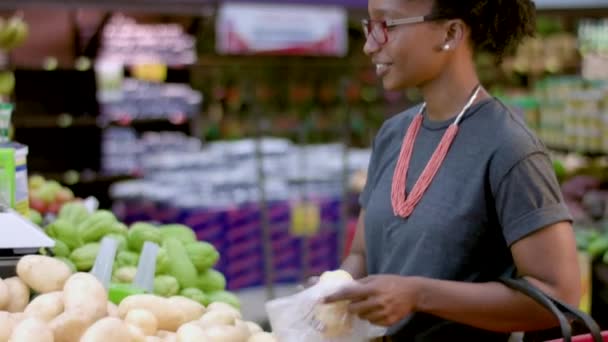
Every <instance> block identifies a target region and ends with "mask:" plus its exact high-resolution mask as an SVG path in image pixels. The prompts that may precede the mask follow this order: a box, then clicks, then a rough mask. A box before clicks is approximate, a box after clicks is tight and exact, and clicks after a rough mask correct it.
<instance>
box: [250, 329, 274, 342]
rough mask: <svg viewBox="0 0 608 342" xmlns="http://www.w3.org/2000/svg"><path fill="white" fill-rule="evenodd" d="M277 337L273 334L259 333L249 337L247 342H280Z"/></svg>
mask: <svg viewBox="0 0 608 342" xmlns="http://www.w3.org/2000/svg"><path fill="white" fill-rule="evenodd" d="M278 341H279V340H277V338H276V337H274V335H273V334H270V333H267V332H263V331H262V332H258V333H256V334H253V335H251V336H250V337H249V339H248V340H247V342H278Z"/></svg>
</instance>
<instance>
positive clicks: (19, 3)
mask: <svg viewBox="0 0 608 342" xmlns="http://www.w3.org/2000/svg"><path fill="white" fill-rule="evenodd" d="M224 1H225V0H130V1H123V0H2V1H0V9H13V8H22V7H25V6H43V5H45V6H49V5H50V6H58V7H63V8H65V7H72V8H83V7H94V8H101V9H106V10H129V9H135V10H142V11H150V12H159V11H162V12H165V13H183V14H191V15H197V14H212V13H213V12H212V11H211V10H212V9H213V7H214V6H216V5H218V4H221V3H222V2H224ZM241 2H254V3H280V4H308V5H332V6H344V7H347V8H352V9H365V8H367V0H241ZM535 2H536V6H537V8H538V9H541V10H576V9H608V1H606V0H536V1H535Z"/></svg>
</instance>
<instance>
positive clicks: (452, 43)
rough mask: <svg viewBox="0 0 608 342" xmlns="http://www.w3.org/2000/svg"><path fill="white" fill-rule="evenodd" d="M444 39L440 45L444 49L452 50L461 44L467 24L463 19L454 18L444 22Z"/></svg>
mask: <svg viewBox="0 0 608 342" xmlns="http://www.w3.org/2000/svg"><path fill="white" fill-rule="evenodd" d="M444 27H445V32H446V34H445V41H444V42H443V45H442V46H441V49H442V50H444V51H449V50H454V49H456V48H458V47H459V46H460V45H462V44H463V42H464V41H465V37H466V32H467V26H466V24H465V23H464V21H462V20H459V19H455V20H447V21H446V22H445V25H444Z"/></svg>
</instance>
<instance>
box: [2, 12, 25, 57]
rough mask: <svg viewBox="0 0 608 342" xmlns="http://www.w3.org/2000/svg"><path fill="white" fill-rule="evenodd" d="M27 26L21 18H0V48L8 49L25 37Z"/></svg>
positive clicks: (17, 44) (21, 41)
mask: <svg viewBox="0 0 608 342" xmlns="http://www.w3.org/2000/svg"><path fill="white" fill-rule="evenodd" d="M28 34H29V28H28V25H27V23H26V22H25V21H24V20H23V18H21V17H19V16H13V17H11V18H8V19H4V18H0V50H3V51H10V50H12V49H14V48H16V47H18V46H20V45H21V44H23V42H24V41H25V40H26V39H27V36H28Z"/></svg>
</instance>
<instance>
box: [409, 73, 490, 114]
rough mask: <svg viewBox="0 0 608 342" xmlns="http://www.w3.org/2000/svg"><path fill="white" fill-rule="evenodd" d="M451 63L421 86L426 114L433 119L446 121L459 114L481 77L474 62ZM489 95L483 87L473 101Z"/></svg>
mask: <svg viewBox="0 0 608 342" xmlns="http://www.w3.org/2000/svg"><path fill="white" fill-rule="evenodd" d="M466 64H467V65H463V64H462V63H460V65H451V66H448V67H447V68H446V69H445V70H444V72H443V73H442V74H441V75H440V76H439V77H438V78H436V79H434V80H432V81H430V82H428V83H427V84H425V85H423V86H422V87H421V92H422V95H423V97H424V100H425V102H426V115H427V116H428V118H429V119H430V120H432V121H445V120H448V119H451V118H453V117H455V116H456V115H458V114H459V112H460V111H461V110H462V108H463V107H464V106H465V105H466V103H467V101H468V100H469V98H470V96H471V95H472V93H473V90H474V89H475V87H476V86H477V85H478V84H479V78H478V77H477V73H476V71H475V67H474V66H473V65H472V63H466ZM488 96H489V95H488V94H487V93H486V92H485V91H484V90H483V89H482V90H481V91H480V92H479V95H478V96H477V99H476V100H475V102H473V103H477V102H479V101H480V100H483V99H484V98H487V97H488Z"/></svg>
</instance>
